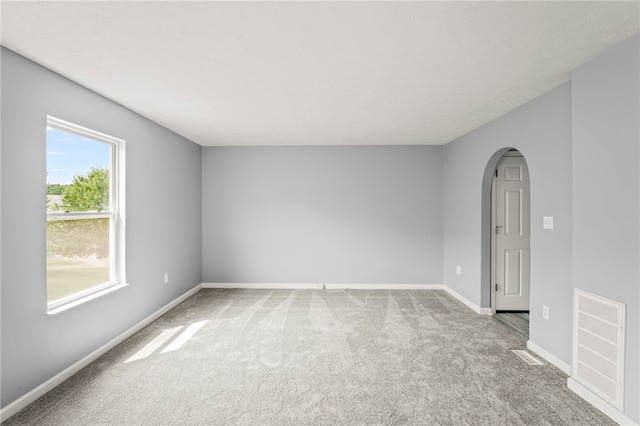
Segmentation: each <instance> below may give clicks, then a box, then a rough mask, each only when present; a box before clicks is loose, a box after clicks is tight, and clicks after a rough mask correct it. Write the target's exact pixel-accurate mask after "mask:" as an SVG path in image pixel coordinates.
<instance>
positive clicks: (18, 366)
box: [1, 48, 202, 407]
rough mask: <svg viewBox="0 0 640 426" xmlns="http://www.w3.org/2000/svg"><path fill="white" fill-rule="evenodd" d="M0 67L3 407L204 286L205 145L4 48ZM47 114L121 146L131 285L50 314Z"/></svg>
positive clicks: (128, 271)
mask: <svg viewBox="0 0 640 426" xmlns="http://www.w3.org/2000/svg"><path fill="white" fill-rule="evenodd" d="M1 59H2V163H1V165H2V169H1V170H2V178H1V182H2V216H1V218H2V277H1V278H2V290H1V291H2V297H1V303H2V317H1V320H2V352H1V362H2V365H1V373H2V374H1V375H2V382H1V388H2V406H3V407H4V406H6V405H7V404H8V403H10V402H12V401H14V400H15V399H17V398H18V397H20V396H22V395H23V394H25V393H26V392H28V391H30V390H32V389H33V388H35V387H37V386H38V385H40V384H41V383H43V382H45V381H46V380H48V379H50V378H51V377H53V376H54V375H56V374H57V373H59V372H61V371H62V370H64V369H65V368H67V367H69V366H70V365H72V364H73V363H75V362H77V361H78V360H80V359H81V358H83V357H84V356H86V355H87V354H89V353H91V352H92V351H94V350H95V349H97V348H98V347H100V346H102V345H103V344H105V343H106V342H108V341H109V340H110V339H112V338H114V337H116V336H117V335H119V334H120V333H122V332H123V331H125V330H127V329H128V328H130V327H132V326H133V325H135V324H136V323H138V322H139V321H141V320H142V319H144V318H145V317H147V316H148V315H150V314H151V313H153V312H155V311H156V310H158V309H159V308H161V307H162V306H164V305H166V304H167V303H169V302H170V301H172V300H174V299H176V298H177V297H178V296H180V295H181V294H183V293H185V292H186V291H188V290H190V289H192V288H193V287H195V286H196V285H198V284H199V283H200V282H201V244H202V239H201V218H202V216H201V214H202V198H201V183H202V180H201V179H202V175H201V151H202V149H201V147H200V146H198V145H196V144H194V143H192V142H190V141H188V140H186V139H184V138H182V137H180V136H178V135H176V134H175V133H172V132H170V131H168V130H167V129H165V128H163V127H161V126H159V125H157V124H154V123H153V122H151V121H149V120H147V119H145V118H142V117H141V116H139V115H137V114H135V113H133V112H131V111H129V110H127V109H126V108H124V107H122V106H120V105H117V104H115V103H113V102H111V101H109V100H107V99H105V98H103V97H101V96H99V95H97V94H95V93H93V92H91V91H89V90H87V89H85V88H83V87H81V86H79V85H77V84H75V83H73V82H71V81H69V80H67V79H65V78H63V77H61V76H59V75H57V74H55V73H53V72H51V71H49V70H47V69H45V68H43V67H41V66H39V65H36V64H34V63H33V62H30V61H28V60H27V59H25V58H23V57H21V56H19V55H17V54H16V53H14V52H11V51H9V50H7V49H5V48H2V58H1ZM47 114H50V115H53V116H55V117H58V118H61V119H63V120H67V121H71V122H73V123H76V124H79V125H82V126H85V127H89V128H91V129H94V130H97V131H100V132H104V133H107V134H110V135H113V136H116V137H119V138H122V139H125V140H126V156H127V158H126V162H127V170H126V174H127V176H126V178H127V181H126V185H127V187H126V189H127V200H126V201H127V211H126V216H127V249H126V255H127V276H128V282H129V283H130V284H131V285H130V286H128V287H126V288H123V289H120V290H118V291H115V292H113V293H110V294H108V295H106V296H104V297H101V298H98V299H96V300H93V301H91V302H88V303H85V304H83V305H81V306H79V307H76V308H73V309H71V310H68V311H66V312H64V313H62V314H60V315H57V316H52V317H49V316H47V315H46V284H45V283H46V281H45V277H46V268H45V257H46V253H45V229H46V228H45V226H46V225H45V223H46V216H45V206H44V200H45V192H46V191H45V182H46V143H45V140H46V139H45V135H46V130H45V128H46V119H47ZM166 272H168V273H169V275H170V283H169V284H164V283H163V274H164V273H166Z"/></svg>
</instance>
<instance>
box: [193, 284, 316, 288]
mask: <svg viewBox="0 0 640 426" xmlns="http://www.w3.org/2000/svg"><path fill="white" fill-rule="evenodd" d="M202 288H255V289H265V290H266V289H312V288H315V289H322V288H324V284H318V283H202Z"/></svg>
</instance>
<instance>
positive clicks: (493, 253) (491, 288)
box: [489, 148, 531, 315]
mask: <svg viewBox="0 0 640 426" xmlns="http://www.w3.org/2000/svg"><path fill="white" fill-rule="evenodd" d="M499 152H502V155H500V156H499V157H498V159H497V161H496V163H495V166H494V168H493V172H492V174H491V206H490V207H491V222H490V223H489V233H490V234H491V238H490V239H491V243H490V265H489V268H490V277H491V278H490V283H489V292H490V294H491V301H490V303H491V304H490V307H491V313H492V314H494V315H495V313H496V288H495V282H496V233H495V225H496V208H497V202H498V197H497V187H498V181H497V179H496V175H495V171H496V170H497V168H498V163H499V162H500V160H501V159H502V158H504V157H522V159H523V160H524V162H525V165H526V167H527V174H529V173H530V171H529V165H528V164H527V159H526V158H525V156H524V154H522V152H520V151H519V150H517V149H515V148H507V150H506V151H504V150H501V151H499ZM528 186H529V187H528V188H527V191H528V192H529V198H531V176H530V175H529V185H528ZM530 217H531V203H529V218H530ZM529 220H531V219H529ZM529 238H531V237H529ZM528 251H529V253H531V240H529V250H528ZM529 262H531V255H530V254H529ZM530 266H531V263H529V295H528V299H529V311H531V268H530Z"/></svg>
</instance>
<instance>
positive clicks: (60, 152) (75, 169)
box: [47, 127, 111, 211]
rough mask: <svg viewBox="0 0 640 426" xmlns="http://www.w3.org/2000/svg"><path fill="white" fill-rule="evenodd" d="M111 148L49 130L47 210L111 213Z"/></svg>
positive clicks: (70, 134) (87, 139)
mask: <svg viewBox="0 0 640 426" xmlns="http://www.w3.org/2000/svg"><path fill="white" fill-rule="evenodd" d="M110 165H111V145H110V144H108V143H105V142H100V141H96V140H93V139H90V138H87V137H85V136H80V135H78V134H75V133H71V132H67V131H64V130H60V129H57V128H55V127H48V128H47V210H48V211H96V210H97V211H101V210H109V183H110V178H109V175H110Z"/></svg>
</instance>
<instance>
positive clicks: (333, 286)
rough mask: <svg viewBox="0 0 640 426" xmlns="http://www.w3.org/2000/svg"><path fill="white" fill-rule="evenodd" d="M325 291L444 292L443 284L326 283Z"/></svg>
mask: <svg viewBox="0 0 640 426" xmlns="http://www.w3.org/2000/svg"><path fill="white" fill-rule="evenodd" d="M324 288H326V289H327V290H344V289H350V290H444V285H443V284H340V283H326V284H325V285H324Z"/></svg>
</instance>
